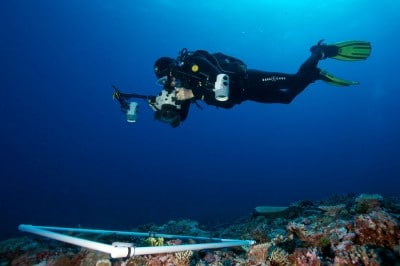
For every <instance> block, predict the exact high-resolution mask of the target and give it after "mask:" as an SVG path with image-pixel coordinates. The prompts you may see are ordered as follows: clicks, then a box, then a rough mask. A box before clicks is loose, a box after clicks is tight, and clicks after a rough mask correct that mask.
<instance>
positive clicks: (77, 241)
mask: <svg viewBox="0 0 400 266" xmlns="http://www.w3.org/2000/svg"><path fill="white" fill-rule="evenodd" d="M18 229H19V230H21V231H23V232H29V233H32V234H36V235H40V236H44V237H47V238H51V239H54V240H58V241H61V242H65V243H69V244H72V245H76V246H81V247H85V248H89V249H93V250H97V251H101V252H104V253H108V254H110V256H111V258H126V257H133V256H137V255H147V254H158V253H172V252H182V251H186V250H201V249H217V248H227V247H236V246H250V245H253V244H254V243H255V241H253V240H237V239H222V238H208V237H195V236H181V235H167V234H156V233H140V232H129V231H110V230H97V229H82V228H67V227H51V226H35V225H26V224H21V225H19V227H18ZM54 231H59V232H68V233H91V234H100V235H110V234H114V235H120V236H135V237H162V238H175V239H193V240H199V241H213V243H199V244H184V245H172V246H148V247H135V246H134V245H133V244H132V243H124V242H114V243H112V244H104V243H100V242H96V241H91V240H87V239H83V238H79V237H74V236H69V235H65V234H62V233H56V232H54Z"/></svg>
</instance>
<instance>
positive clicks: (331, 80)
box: [318, 69, 360, 87]
mask: <svg viewBox="0 0 400 266" xmlns="http://www.w3.org/2000/svg"><path fill="white" fill-rule="evenodd" d="M318 79H319V80H322V81H324V82H326V83H328V84H330V85H334V86H340V87H347V86H350V85H357V84H360V83H359V82H357V81H351V80H345V79H342V78H338V77H335V76H334V75H332V74H330V73H329V72H328V71H326V70H324V69H320V72H319V77H318Z"/></svg>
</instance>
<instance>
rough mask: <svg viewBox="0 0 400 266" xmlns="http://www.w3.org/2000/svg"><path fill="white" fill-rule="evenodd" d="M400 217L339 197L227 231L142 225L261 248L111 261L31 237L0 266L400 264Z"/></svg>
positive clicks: (2, 253) (370, 202) (399, 208)
mask: <svg viewBox="0 0 400 266" xmlns="http://www.w3.org/2000/svg"><path fill="white" fill-rule="evenodd" d="M399 217H400V199H399V198H388V197H383V196H381V195H377V194H361V195H359V196H356V195H342V196H334V197H331V198H329V199H326V200H322V201H316V202H311V201H301V202H297V203H294V204H292V205H291V206H289V207H288V208H287V209H285V210H284V211H282V212H274V215H273V216H270V215H264V214H262V215H260V213H257V214H256V215H255V214H254V213H251V214H249V216H248V217H244V218H242V219H240V220H238V221H237V222H235V223H232V224H231V225H229V226H221V227H219V228H217V229H214V230H209V231H207V230H205V228H203V227H201V226H200V225H199V224H198V223H197V222H196V221H192V220H177V221H170V222H168V223H166V224H164V225H160V226H156V225H146V226H143V227H142V228H143V229H146V230H148V232H158V233H163V234H173V235H192V236H207V237H220V238H232V239H253V240H255V241H256V244H254V245H252V246H250V247H233V248H229V249H218V250H200V251H183V252H177V253H167V254H153V255H142V256H134V257H131V258H124V259H110V257H109V255H108V254H105V253H101V252H98V251H93V250H88V249H85V248H80V247H75V246H71V245H67V244H63V243H60V242H57V241H53V240H48V239H46V238H42V237H35V236H26V237H21V238H13V239H9V240H5V241H2V242H0V265H1V266H3V265H49V266H50V265H51V266H57V265H63V266H70V265H71V266H72V265H82V266H83V265H96V266H144V265H146V266H174V265H177V266H189V265H192V266H224V265H232V266H233V265H237V266H256V265H258V266H264V265H265V266H286V265H295V266H322V265H339V266H341V265H372V266H375V265H400V228H399ZM142 231H143V230H142ZM111 237H112V238H111ZM118 237H121V239H119V238H118ZM114 238H118V239H114ZM130 240H132V241H136V242H135V243H132V244H134V245H136V246H164V245H183V244H191V243H195V241H194V240H191V239H163V238H156V237H148V238H146V239H130ZM96 241H100V242H107V243H110V242H111V241H125V242H126V241H128V240H127V239H126V238H125V239H122V236H115V235H114V236H100V237H97V238H96Z"/></svg>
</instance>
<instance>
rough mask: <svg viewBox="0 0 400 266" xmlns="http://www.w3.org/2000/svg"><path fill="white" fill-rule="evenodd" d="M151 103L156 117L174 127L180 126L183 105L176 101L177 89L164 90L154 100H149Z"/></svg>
mask: <svg viewBox="0 0 400 266" xmlns="http://www.w3.org/2000/svg"><path fill="white" fill-rule="evenodd" d="M149 105H150V107H151V108H152V109H153V111H154V112H155V113H154V119H156V120H159V121H161V122H165V123H168V124H170V125H171V126H172V127H177V126H179V124H180V114H179V110H180V109H181V105H180V104H177V102H176V93H175V91H167V90H162V91H161V92H160V94H159V95H158V96H157V97H156V98H155V99H154V100H151V101H149Z"/></svg>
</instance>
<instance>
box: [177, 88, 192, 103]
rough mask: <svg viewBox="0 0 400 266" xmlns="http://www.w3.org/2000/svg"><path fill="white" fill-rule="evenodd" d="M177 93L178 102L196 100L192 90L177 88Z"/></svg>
mask: <svg viewBox="0 0 400 266" xmlns="http://www.w3.org/2000/svg"><path fill="white" fill-rule="evenodd" d="M175 91H176V99H177V100H178V101H185V100H190V99H192V98H194V94H193V91H192V90H191V89H186V88H183V87H181V88H175Z"/></svg>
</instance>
